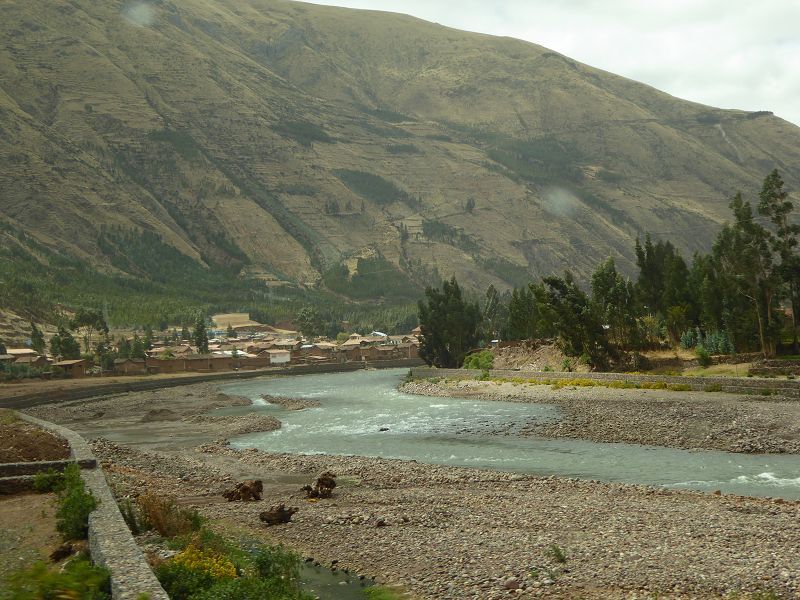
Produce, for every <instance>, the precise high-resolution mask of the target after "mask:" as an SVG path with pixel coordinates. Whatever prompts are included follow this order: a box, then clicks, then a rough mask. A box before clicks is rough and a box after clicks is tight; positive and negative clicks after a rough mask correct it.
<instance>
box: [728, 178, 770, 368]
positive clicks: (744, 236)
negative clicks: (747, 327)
mask: <svg viewBox="0 0 800 600" xmlns="http://www.w3.org/2000/svg"><path fill="white" fill-rule="evenodd" d="M730 207H731V210H732V211H733V216H734V223H733V224H732V225H725V227H723V228H722V231H720V233H719V235H718V236H717V240H716V242H715V243H714V248H713V253H714V258H715V260H716V261H717V265H718V268H719V270H720V272H721V274H722V276H723V278H724V281H725V283H727V286H726V287H727V289H729V290H731V291H733V292H734V293H736V294H740V295H741V296H743V297H744V298H747V300H748V301H749V302H750V305H751V307H752V311H753V313H754V315H755V320H756V323H757V325H758V340H759V345H760V346H761V352H762V353H763V354H764V356H765V357H766V356H771V355H773V354H774V353H775V340H774V336H775V334H776V331H774V327H773V314H772V313H773V304H774V302H775V299H776V296H777V294H778V287H779V284H780V280H779V277H778V275H777V271H776V269H775V268H774V263H773V259H772V249H771V247H770V235H769V232H768V231H767V230H766V229H765V228H764V227H762V226H761V225H760V224H758V223H756V222H755V221H754V220H753V209H752V207H751V205H750V203H749V202H745V201H744V200H743V199H742V195H741V193H738V194H736V196H734V198H733V200H732V201H731V204H730Z"/></svg>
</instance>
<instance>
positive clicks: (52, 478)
mask: <svg viewBox="0 0 800 600" xmlns="http://www.w3.org/2000/svg"><path fill="white" fill-rule="evenodd" d="M64 484H65V482H64V474H63V473H60V472H59V471H56V470H55V469H47V471H40V472H39V473H36V475H34V476H33V489H34V490H36V491H37V492H39V493H40V494H45V493H48V492H60V491H61V490H63V489H64Z"/></svg>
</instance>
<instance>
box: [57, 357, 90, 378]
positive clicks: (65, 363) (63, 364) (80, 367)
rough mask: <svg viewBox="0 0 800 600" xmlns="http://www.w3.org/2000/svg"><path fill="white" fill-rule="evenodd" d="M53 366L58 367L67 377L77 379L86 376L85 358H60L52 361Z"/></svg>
mask: <svg viewBox="0 0 800 600" xmlns="http://www.w3.org/2000/svg"><path fill="white" fill-rule="evenodd" d="M53 366H54V367H58V368H59V369H61V370H62V371H63V372H64V375H66V376H67V377H72V378H73V379H78V378H80V377H86V367H87V365H86V361H85V360H82V359H80V360H60V361H58V362H55V363H53Z"/></svg>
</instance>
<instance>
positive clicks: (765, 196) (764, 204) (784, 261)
mask: <svg viewBox="0 0 800 600" xmlns="http://www.w3.org/2000/svg"><path fill="white" fill-rule="evenodd" d="M783 185H784V183H783V180H782V179H781V176H780V174H779V173H778V170H777V169H775V170H773V171H772V173H770V174H769V175H767V177H766V178H765V179H764V184H763V186H762V188H761V193H760V194H759V196H758V199H759V201H758V214H760V215H762V216H766V217H769V219H770V221H772V224H773V225H774V227H775V233H774V234H770V244H771V246H772V250H773V251H774V252H776V253H777V254H778V256H780V258H781V263H780V265H779V266H778V273H779V274H780V276H781V278H782V279H783V280H784V281H785V282H786V284H787V287H788V289H789V300H790V302H791V304H792V347H793V352H794V353H795V354H797V352H798V344H797V311H798V308H800V306H798V304H799V303H798V300H799V298H798V292H800V257H798V256H797V253H796V247H797V236H798V234H800V225H796V224H794V223H790V222H789V215H790V214H791V212H792V209H793V208H794V205H793V204H792V202H791V201H790V200H788V198H789V194H788V193H787V192H786V190H784V189H783Z"/></svg>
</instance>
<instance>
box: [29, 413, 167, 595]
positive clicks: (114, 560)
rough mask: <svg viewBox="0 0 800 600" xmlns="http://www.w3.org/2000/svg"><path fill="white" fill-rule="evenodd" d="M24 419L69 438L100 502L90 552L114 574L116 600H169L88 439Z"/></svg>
mask: <svg viewBox="0 0 800 600" xmlns="http://www.w3.org/2000/svg"><path fill="white" fill-rule="evenodd" d="M20 417H21V418H22V419H25V420H26V421H28V422H30V423H34V424H36V425H38V426H40V427H42V428H45V429H48V430H50V431H53V432H54V433H55V434H57V435H59V436H61V437H62V438H64V439H66V440H67V442H69V445H70V450H71V460H72V461H74V462H77V463H78V464H79V465H80V466H81V467H82V469H81V477H82V478H83V480H84V483H85V484H86V487H87V489H88V490H89V491H91V493H92V495H94V497H95V498H96V499H97V500H98V506H97V508H96V509H95V510H94V511H93V512H92V513H91V514H90V515H89V550H90V553H91V555H92V561H94V563H95V564H98V565H100V566H103V567H105V568H107V569H108V570H109V572H110V573H111V593H112V598H113V599H114V600H139V599H141V598H142V597H143V596H144V597H147V598H149V600H169V596H167V594H166V592H165V591H164V589H163V588H162V587H161V584H160V583H159V582H158V579H156V576H155V575H154V574H153V571H152V570H151V569H150V566H149V565H148V564H147V561H146V560H145V557H144V555H143V554H142V551H141V550H140V549H139V547H138V546H137V545H136V541H135V540H134V539H133V536H132V535H131V532H130V530H129V529H128V526H127V524H126V523H125V520H124V519H123V518H122V514H121V513H120V511H119V507H118V506H117V502H116V500H115V499H114V496H113V494H112V493H111V489H110V488H109V487H108V483H107V482H106V478H105V475H104V474H103V471H102V470H101V469H98V468H95V467H96V465H97V461H96V459H95V457H94V453H93V452H92V450H91V448H90V447H89V445H88V443H87V442H86V440H84V439H83V438H82V437H81V436H80V435H78V434H77V433H75V432H74V431H72V430H70V429H67V428H66V427H61V426H60V425H56V424H54V423H49V422H47V421H42V420H41V419H37V418H35V417H31V416H29V415H24V414H20Z"/></svg>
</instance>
